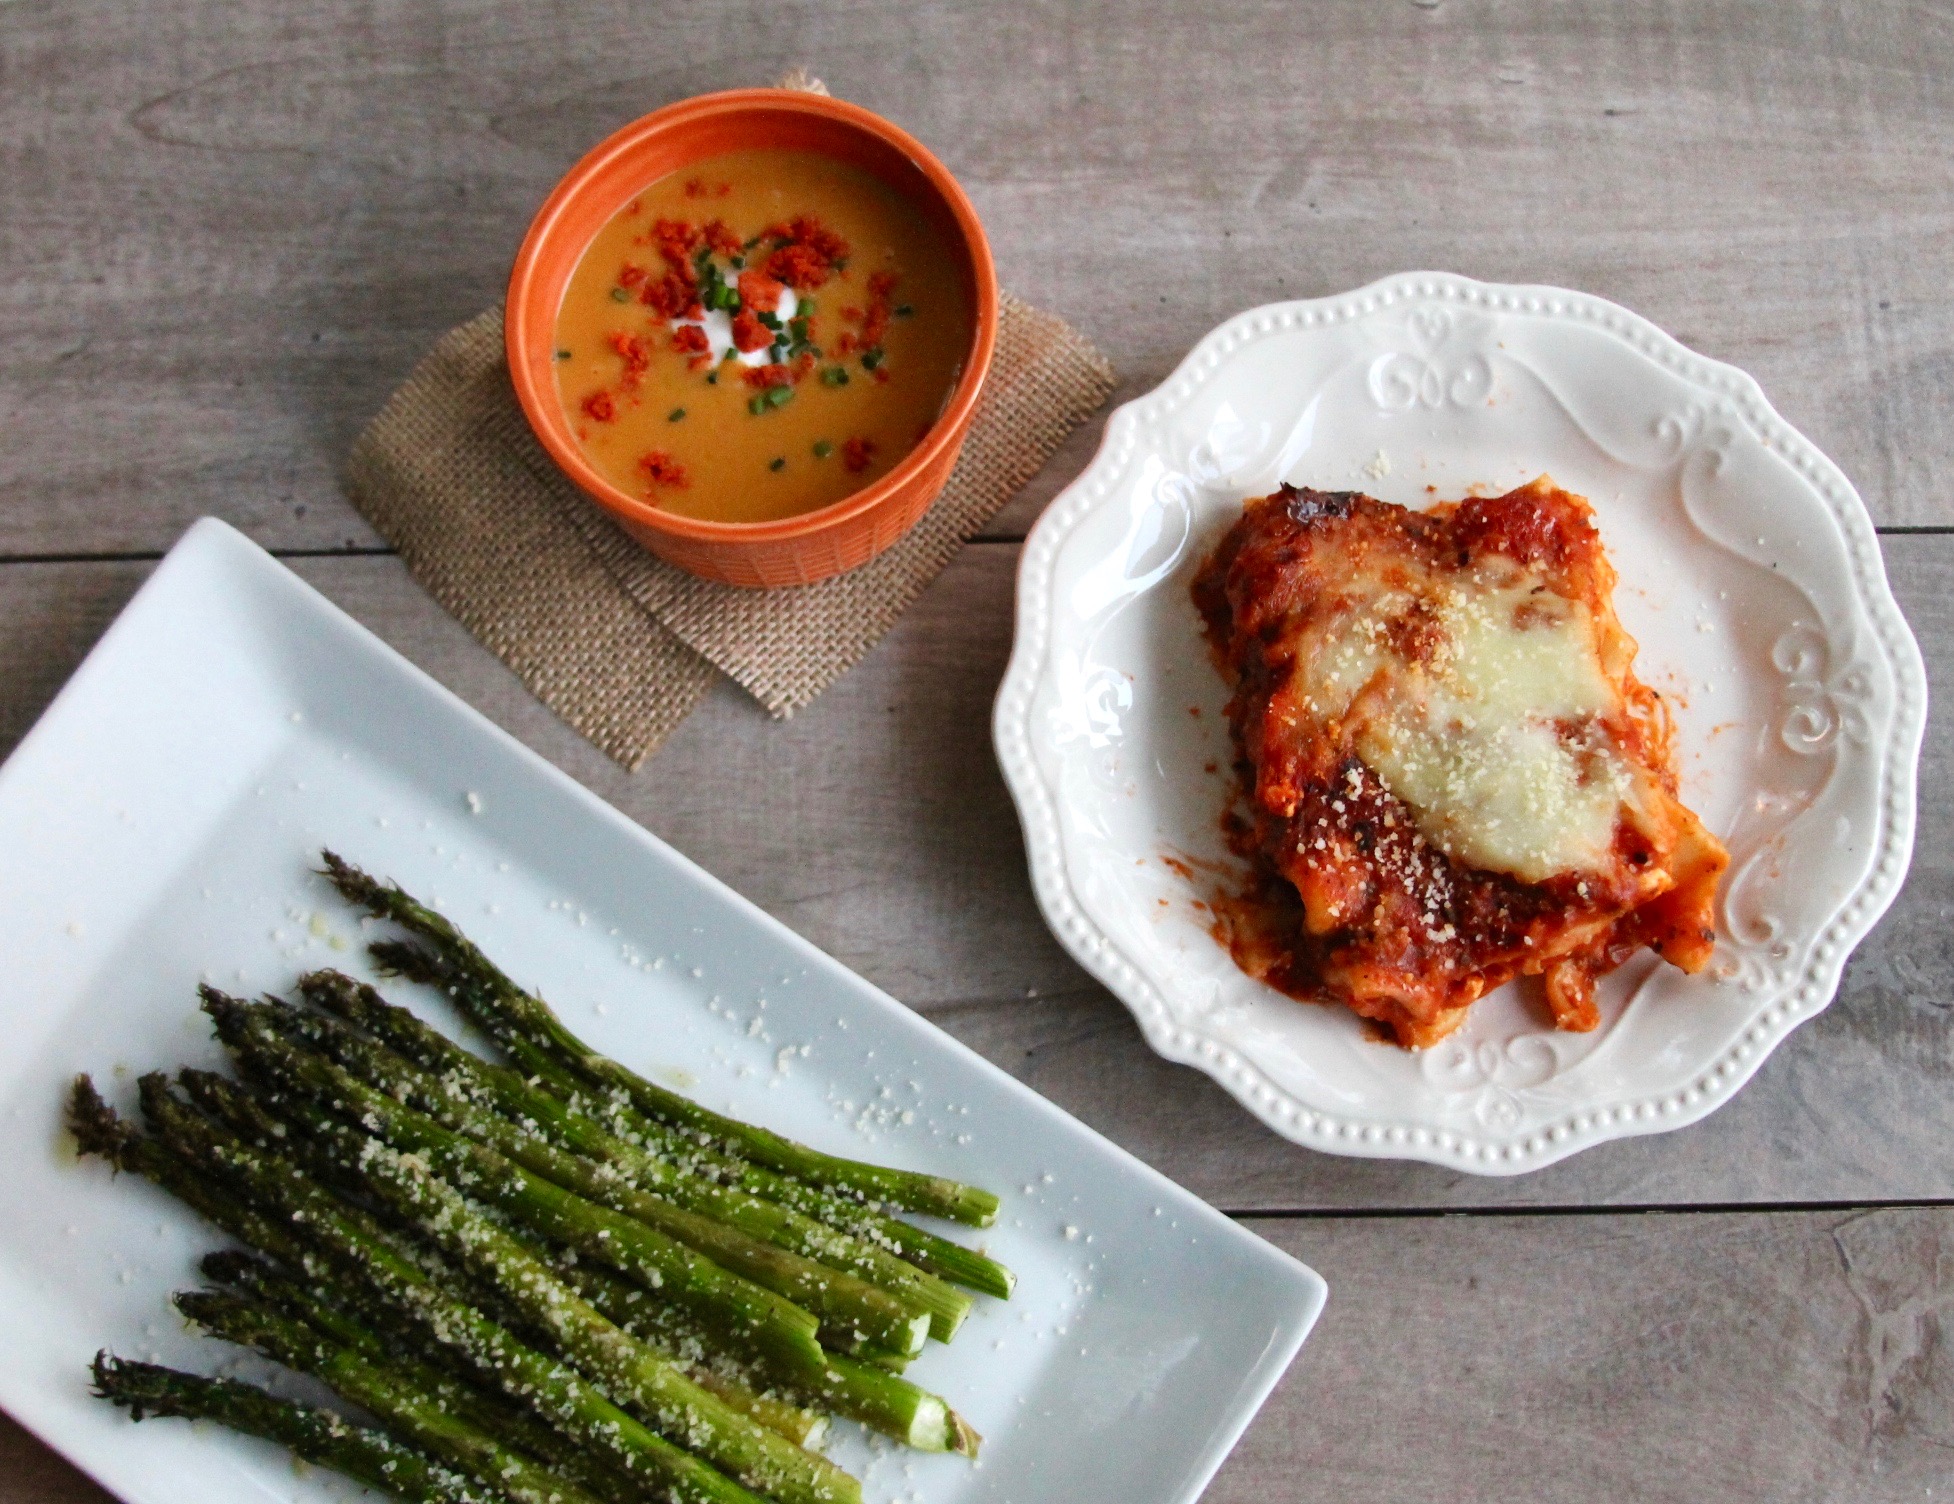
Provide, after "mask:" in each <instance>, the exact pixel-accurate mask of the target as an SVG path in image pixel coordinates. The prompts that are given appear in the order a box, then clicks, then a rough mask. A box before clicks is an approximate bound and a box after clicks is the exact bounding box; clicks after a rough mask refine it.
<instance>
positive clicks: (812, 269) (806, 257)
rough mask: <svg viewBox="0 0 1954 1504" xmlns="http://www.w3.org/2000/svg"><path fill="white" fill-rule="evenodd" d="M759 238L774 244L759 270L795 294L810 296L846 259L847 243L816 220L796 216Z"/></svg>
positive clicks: (764, 231)
mask: <svg viewBox="0 0 1954 1504" xmlns="http://www.w3.org/2000/svg"><path fill="white" fill-rule="evenodd" d="M760 233H761V237H762V238H763V239H766V240H772V241H776V242H778V244H777V245H776V246H775V247H774V249H773V251H772V252H771V253H770V254H769V255H768V256H767V259H766V261H765V262H764V263H763V267H764V269H765V271H766V273H767V275H768V276H771V277H775V278H778V279H779V280H780V281H782V282H785V283H786V284H787V285H788V286H789V287H791V288H793V289H794V290H795V291H796V292H812V291H814V289H815V288H817V287H819V286H821V285H822V284H823V283H824V282H826V281H827V280H828V277H829V276H830V274H832V273H833V271H834V270H835V267H836V265H837V264H838V263H839V262H843V261H846V260H847V259H848V242H847V241H845V240H843V239H842V238H841V237H840V236H839V235H837V234H835V233H834V232H833V231H832V230H830V229H829V228H828V227H827V226H826V225H824V224H822V223H821V221H820V220H818V219H815V218H813V217H812V216H810V215H805V214H797V215H795V216H794V218H793V219H791V220H789V221H788V222H787V223H786V224H784V225H770V226H769V227H768V228H766V229H765V230H762V231H761V232H760Z"/></svg>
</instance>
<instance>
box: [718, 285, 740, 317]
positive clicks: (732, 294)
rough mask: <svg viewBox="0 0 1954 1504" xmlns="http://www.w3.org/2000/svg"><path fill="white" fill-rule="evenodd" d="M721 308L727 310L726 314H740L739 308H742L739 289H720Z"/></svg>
mask: <svg viewBox="0 0 1954 1504" xmlns="http://www.w3.org/2000/svg"><path fill="white" fill-rule="evenodd" d="M719 306H720V307H721V308H723V309H725V310H726V312H728V313H738V312H739V307H740V293H739V289H738V288H737V287H722V288H720V289H719Z"/></svg>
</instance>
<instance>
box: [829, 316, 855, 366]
mask: <svg viewBox="0 0 1954 1504" xmlns="http://www.w3.org/2000/svg"><path fill="white" fill-rule="evenodd" d="M847 311H848V310H847V309H845V308H844V309H843V310H842V312H843V313H844V314H846V313H847ZM829 348H830V350H831V351H832V352H833V353H834V354H835V355H853V354H854V353H855V336H854V335H852V334H850V333H849V332H848V331H847V330H846V329H844V330H842V331H841V333H839V334H837V335H836V336H835V342H834V344H833V345H832V346H830V347H829Z"/></svg>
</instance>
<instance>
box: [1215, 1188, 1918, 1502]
mask: <svg viewBox="0 0 1954 1504" xmlns="http://www.w3.org/2000/svg"><path fill="white" fill-rule="evenodd" d="M1250 1225H1251V1226H1254V1227H1255V1228H1256V1230H1257V1231H1259V1232H1261V1233H1262V1234H1263V1235H1264V1236H1265V1237H1269V1238H1270V1239H1272V1240H1273V1241H1274V1242H1276V1243H1278V1244H1279V1245H1281V1246H1282V1247H1284V1248H1286V1249H1288V1250H1289V1251H1290V1252H1292V1253H1294V1254H1296V1256H1297V1257H1299V1258H1302V1259H1304V1260H1306V1261H1307V1262H1309V1263H1311V1264H1312V1265H1314V1266H1315V1267H1316V1268H1317V1269H1318V1270H1319V1271H1320V1272H1321V1273H1322V1274H1323V1275H1324V1277H1325V1278H1326V1279H1327V1280H1328V1281H1329V1284H1330V1303H1329V1306H1328V1309H1327V1310H1326V1311H1325V1313H1324V1316H1323V1320H1322V1324H1321V1325H1320V1327H1319V1328H1318V1330H1317V1332H1316V1334H1315V1335H1314V1336H1313V1337H1312V1338H1311V1339H1310V1341H1309V1343H1308V1344H1307V1345H1306V1346H1305V1347H1304V1349H1303V1351H1302V1353H1301V1354H1300V1355H1299V1356H1298V1358H1297V1360H1296V1362H1295V1364H1294V1365H1293V1366H1292V1367H1291V1369H1290V1371H1289V1374H1288V1376H1287V1377H1286V1378H1285V1380H1284V1381H1283V1383H1282V1384H1281V1385H1280V1386H1279V1388H1278V1389H1277V1391H1276V1393H1275V1395H1274V1396H1273V1397H1272V1398H1271V1400H1270V1402H1269V1404H1268V1406H1267V1407H1266V1408H1265V1409H1264V1410H1263V1412H1262V1414H1261V1416H1260V1418H1259V1419H1258V1420H1257V1421H1256V1422H1255V1423H1254V1424H1253V1425H1252V1426H1251V1427H1250V1429H1249V1431H1248V1434H1247V1435H1246V1436H1245V1437H1244V1438H1243V1440H1242V1443H1241V1445H1240V1446H1239V1447H1238V1448H1237V1449H1236V1451H1235V1453H1234V1455H1233V1456H1232V1457H1231V1459H1230V1460H1229V1461H1228V1463H1227V1464H1226V1465H1225V1466H1224V1467H1223V1469H1222V1472H1221V1474H1220V1476H1219V1477H1218V1478H1217V1479H1216V1481H1215V1482H1214V1484H1213V1485H1211V1486H1210V1488H1209V1490H1208V1492H1207V1495H1206V1499H1207V1504H1251V1501H1253V1504H1264V1501H1273V1500H1281V1501H1283V1504H1351V1501H1355V1500H1362V1501H1363V1504H1429V1501H1432V1500H1438V1499H1443V1500H1494V1499H1497V1500H1500V1501H1502V1504H1573V1501H1588V1500H1600V1499H1606V1500H1612V1501H1619V1504H1702V1501H1704V1500H1712V1499H1715V1500H1725V1499H1729V1500H1736V1499H1744V1500H1765V1499H1768V1500H1771V1501H1773V1504H1842V1501H1846V1500H1850V1501H1852V1504H1889V1501H1890V1504H1900V1501H1906V1504H1915V1501H1926V1500H1930V1499H1939V1498H1944V1497H1945V1495H1946V1488H1947V1482H1948V1477H1949V1466H1948V1450H1949V1448H1950V1447H1954V1362H1950V1356H1949V1352H1948V1348H1947V1344H1946V1342H1945V1340H1944V1339H1943V1337H1942V1333H1943V1331H1944V1330H1945V1327H1946V1324H1947V1322H1948V1320H1949V1318H1950V1316H1954V1275H1951V1274H1950V1271H1954V1212H1950V1211H1947V1210H1944V1209H1936V1210H1931V1211H1896V1210H1886V1211H1877V1212H1870V1213H1867V1212H1852V1213H1829V1214H1802V1213H1782V1214H1765V1215H1756V1214H1752V1215H1740V1216H1723V1215H1711V1214H1703V1213H1697V1214H1692V1215H1688V1216H1680V1217H1677V1216H1596V1217H1530V1218H1506V1217H1487V1218H1480V1217H1473V1218H1448V1219H1432V1220H1426V1219H1418V1220H1409V1221H1406V1220H1387V1221H1359V1222H1351V1221H1332V1222H1308V1221H1295V1222H1260V1221H1258V1222H1253V1223H1251V1224H1250Z"/></svg>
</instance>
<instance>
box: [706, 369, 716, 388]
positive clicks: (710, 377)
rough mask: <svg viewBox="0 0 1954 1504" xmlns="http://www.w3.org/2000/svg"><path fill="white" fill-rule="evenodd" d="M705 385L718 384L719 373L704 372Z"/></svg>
mask: <svg viewBox="0 0 1954 1504" xmlns="http://www.w3.org/2000/svg"><path fill="white" fill-rule="evenodd" d="M706 385H707V386H718V385H719V373H718V372H717V371H708V372H706Z"/></svg>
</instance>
